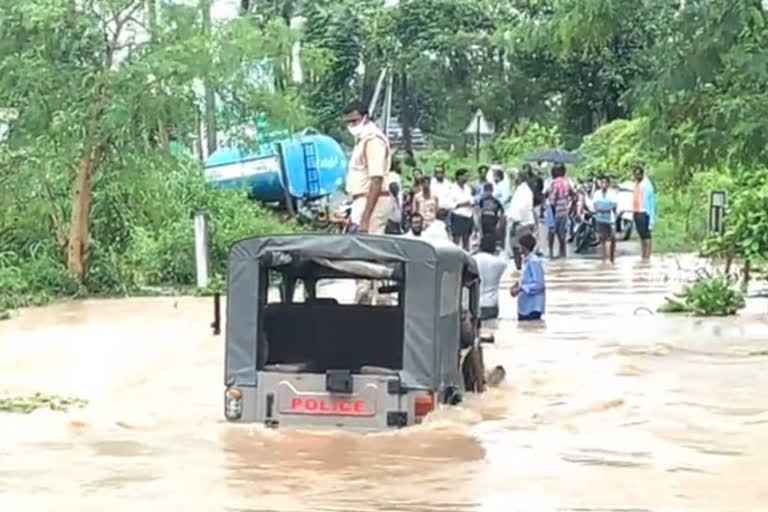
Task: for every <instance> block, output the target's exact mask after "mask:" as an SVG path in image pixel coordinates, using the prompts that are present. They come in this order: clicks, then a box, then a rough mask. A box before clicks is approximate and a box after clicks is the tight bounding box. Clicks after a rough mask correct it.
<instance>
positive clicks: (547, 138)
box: [492, 123, 562, 165]
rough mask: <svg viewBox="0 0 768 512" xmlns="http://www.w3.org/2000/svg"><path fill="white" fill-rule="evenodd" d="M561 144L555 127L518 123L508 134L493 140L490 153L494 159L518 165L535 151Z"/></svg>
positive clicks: (556, 146)
mask: <svg viewBox="0 0 768 512" xmlns="http://www.w3.org/2000/svg"><path fill="white" fill-rule="evenodd" d="M561 145H562V139H561V137H560V132H559V130H558V129H557V128H556V127H545V126H542V125H540V124H538V123H519V124H517V125H516V126H515V127H514V128H513V129H512V130H511V133H510V134H509V135H506V136H504V137H501V138H499V139H496V140H495V141H494V143H493V146H492V154H493V157H494V160H498V161H501V162H505V163H507V164H510V165H520V164H521V163H522V162H523V161H524V159H525V158H526V157H527V156H529V155H530V154H531V153H533V152H535V151H540V150H543V149H550V148H558V147H561Z"/></svg>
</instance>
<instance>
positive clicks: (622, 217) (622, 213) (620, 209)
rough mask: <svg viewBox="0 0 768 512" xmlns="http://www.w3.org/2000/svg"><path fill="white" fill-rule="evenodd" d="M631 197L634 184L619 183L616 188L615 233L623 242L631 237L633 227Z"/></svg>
mask: <svg viewBox="0 0 768 512" xmlns="http://www.w3.org/2000/svg"><path fill="white" fill-rule="evenodd" d="M633 196H634V184H633V183H632V182H631V181H626V182H624V183H620V184H619V185H618V186H617V187H616V233H617V234H619V236H620V237H621V240H623V241H625V242H626V241H627V240H629V239H630V238H631V237H632V228H633V227H634V226H635V221H634V214H633V210H632V200H633Z"/></svg>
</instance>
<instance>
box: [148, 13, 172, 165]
mask: <svg viewBox="0 0 768 512" xmlns="http://www.w3.org/2000/svg"><path fill="white" fill-rule="evenodd" d="M147 21H148V25H149V36H150V38H151V41H152V44H156V42H157V0H147ZM158 96H159V97H160V99H161V100H163V105H165V101H164V99H165V98H164V96H165V95H164V94H163V91H162V84H160V91H159V92H158ZM159 114H160V118H159V119H158V120H157V142H158V143H159V144H160V145H161V146H162V148H163V149H165V150H166V151H167V150H168V148H169V136H168V128H167V127H166V124H165V120H164V119H163V115H164V114H165V112H164V110H163V111H162V112H160V113H159Z"/></svg>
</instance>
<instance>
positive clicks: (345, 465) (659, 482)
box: [0, 257, 768, 512]
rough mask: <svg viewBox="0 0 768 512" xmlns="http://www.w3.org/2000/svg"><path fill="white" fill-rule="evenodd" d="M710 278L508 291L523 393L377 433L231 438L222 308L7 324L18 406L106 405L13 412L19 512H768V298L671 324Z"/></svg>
mask: <svg viewBox="0 0 768 512" xmlns="http://www.w3.org/2000/svg"><path fill="white" fill-rule="evenodd" d="M694 266H695V265H694V263H692V262H690V261H687V260H684V261H682V262H681V261H678V260H675V259H673V258H666V259H662V258H656V259H655V260H654V264H653V265H652V266H648V265H643V264H642V263H640V262H639V261H638V260H637V258H634V257H625V258H621V259H620V260H619V262H618V263H617V265H616V266H611V265H604V264H602V263H600V262H599V261H595V260H572V261H563V262H552V263H548V264H547V279H548V297H547V303H548V312H547V315H546V320H545V321H544V322H542V323H537V324H533V325H530V326H524V327H523V326H519V325H518V324H517V322H516V321H515V320H514V318H515V306H514V302H513V301H512V299H510V298H509V297H508V295H507V294H502V296H503V298H504V302H503V303H502V305H501V315H502V317H503V318H502V320H501V321H500V322H499V327H498V332H497V333H496V346H495V347H493V348H489V349H488V350H487V351H486V358H487V359H488V360H489V363H496V362H500V363H501V364H504V365H505V367H506V369H507V380H506V382H505V383H504V384H503V385H502V387H500V388H499V389H494V390H491V391H490V392H489V393H487V394H485V395H483V396H481V397H470V399H469V400H467V401H466V403H464V404H463V405H462V406H461V407H458V408H453V409H445V410H439V411H437V412H436V413H434V414H433V415H431V416H430V417H429V421H428V422H427V423H426V424H424V425H421V426H418V427H414V428H411V429H406V430H402V431H398V432H389V433H382V434H373V435H359V434H351V433H344V432H307V431H297V430H289V429H281V430H277V431H271V430H265V429H263V428H261V427H258V426H233V425H228V424H226V423H225V422H224V421H223V414H222V393H223V356H224V349H223V337H213V336H210V334H209V333H210V329H209V328H208V324H209V323H210V321H211V304H210V300H206V299H197V298H179V299H174V298H153V299H125V300H99V301H85V302H74V303H65V304H58V305H54V306H51V307H47V308H41V309H32V310H26V311H24V312H22V313H21V314H20V315H18V316H17V317H15V318H14V319H12V320H11V321H8V322H2V323H0V354H2V358H1V359H0V394H2V393H3V392H6V393H12V394H15V393H32V392H35V391H41V392H46V393H56V394H62V395H75V396H78V397H81V398H85V399H88V400H89V401H90V403H89V406H88V407H87V408H85V409H82V410H74V411H70V412H67V413H61V412H53V411H47V410H40V411H37V412H35V413H32V414H30V415H10V414H0V510H3V511H5V510H8V511H14V512H15V511H48V510H57V511H59V512H69V511H77V512H88V511H100V512H101V511H104V510H110V511H122V510H126V511H128V510H130V511H138V510H171V509H178V510H185V511H188V512H194V511H201V512H203V511H205V512H208V511H211V512H218V511H221V512H225V511H226V512H235V511H242V512H245V511H248V512H256V511H259V512H261V511H329V512H330V511H349V512H352V511H361V510H375V511H406V512H427V511H441V512H442V511H504V512H508V511H547V512H548V511H580V512H586V511H592V512H598V511H600V512H607V511H623V512H629V511H635V512H639V511H653V512H667V511H688V510H696V511H706V512H710V511H711V512H728V511H738V512H743V511H759V510H765V509H766V507H767V506H768V505H766V504H767V503H768V455H765V452H763V449H764V446H765V445H766V443H768V395H767V394H766V393H765V389H768V372H767V371H766V368H768V319H766V315H765V312H766V303H765V301H764V300H763V301H753V302H751V303H750V305H749V307H748V309H747V310H746V311H744V312H743V314H742V315H740V316H739V317H734V318H728V319H694V318H688V317H665V316H660V315H657V314H653V313H652V311H654V310H655V308H656V307H657V306H658V305H659V304H660V303H661V302H662V296H663V295H664V294H665V293H667V292H668V291H669V290H670V289H672V288H673V287H674V286H675V283H676V280H677V279H679V278H680V277H682V276H684V275H685V274H686V272H684V270H685V269H688V270H691V269H693V268H694ZM679 267H682V269H681V268H679ZM511 277H512V276H507V281H506V284H507V285H508V284H510V283H511Z"/></svg>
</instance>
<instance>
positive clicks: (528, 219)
mask: <svg viewBox="0 0 768 512" xmlns="http://www.w3.org/2000/svg"><path fill="white" fill-rule="evenodd" d="M516 182H517V187H516V188H515V194H514V195H513V196H512V203H511V204H510V205H509V208H508V217H509V225H510V229H509V241H508V248H509V249H510V250H511V251H512V257H513V258H514V260H515V267H517V270H520V269H521V268H522V265H523V257H522V252H521V248H520V238H521V237H523V236H525V235H526V234H528V233H533V232H534V229H535V225H536V219H535V217H534V213H533V192H532V191H531V187H530V186H529V185H528V181H527V179H526V176H525V175H524V174H523V173H522V172H520V173H519V174H518V175H517V180H516ZM509 255H510V254H509V251H507V256H509Z"/></svg>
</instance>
